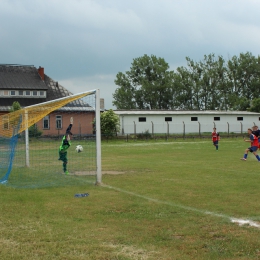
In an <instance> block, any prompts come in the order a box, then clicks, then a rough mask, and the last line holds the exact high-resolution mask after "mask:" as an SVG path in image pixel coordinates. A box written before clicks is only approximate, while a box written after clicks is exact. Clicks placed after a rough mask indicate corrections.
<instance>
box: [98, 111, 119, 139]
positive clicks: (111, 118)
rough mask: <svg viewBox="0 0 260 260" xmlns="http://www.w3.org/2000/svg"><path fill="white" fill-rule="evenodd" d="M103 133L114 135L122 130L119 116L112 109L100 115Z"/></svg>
mask: <svg viewBox="0 0 260 260" xmlns="http://www.w3.org/2000/svg"><path fill="white" fill-rule="evenodd" d="M100 125H101V134H102V135H105V136H112V135H114V134H116V133H117V132H119V131H120V129H119V127H120V122H119V117H118V116H117V115H116V114H115V112H114V111H113V110H112V109H109V110H108V111H105V112H103V113H101V115H100Z"/></svg>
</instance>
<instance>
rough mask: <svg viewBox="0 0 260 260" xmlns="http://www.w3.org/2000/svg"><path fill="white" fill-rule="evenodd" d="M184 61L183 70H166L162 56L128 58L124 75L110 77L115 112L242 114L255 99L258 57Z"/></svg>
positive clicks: (209, 57) (258, 88)
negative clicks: (232, 112) (170, 110)
mask: <svg viewBox="0 0 260 260" xmlns="http://www.w3.org/2000/svg"><path fill="white" fill-rule="evenodd" d="M186 60H187V66H186V67H178V68H177V69H176V71H170V70H169V65H168V64H167V63H166V62H165V60H164V59H162V58H157V57H156V56H153V55H152V56H151V57H149V56H147V55H144V56H143V57H140V58H137V59H134V60H133V63H132V66H131V68H130V70H129V71H127V72H126V73H125V74H124V73H122V72H119V73H118V74H117V76H116V80H115V83H116V85H117V86H119V87H118V88H117V89H116V91H115V93H114V94H113V97H114V101H113V104H114V105H115V106H116V107H117V109H164V110H167V109H182V110H248V109H249V108H250V104H252V101H253V100H254V99H256V98H258V97H259V96H260V57H259V56H258V57H254V56H253V55H252V54H251V53H249V52H247V53H241V54H240V55H239V56H233V57H231V59H229V60H228V61H227V62H226V61H225V60H224V58H223V57H222V56H218V57H216V56H215V55H214V54H209V55H205V56H204V58H203V60H201V61H199V62H196V61H193V60H192V59H190V58H189V57H187V58H186Z"/></svg>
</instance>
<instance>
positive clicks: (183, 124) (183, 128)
mask: <svg viewBox="0 0 260 260" xmlns="http://www.w3.org/2000/svg"><path fill="white" fill-rule="evenodd" d="M182 123H183V138H184V137H185V123H184V121H182Z"/></svg>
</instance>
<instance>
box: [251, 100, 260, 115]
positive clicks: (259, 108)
mask: <svg viewBox="0 0 260 260" xmlns="http://www.w3.org/2000/svg"><path fill="white" fill-rule="evenodd" d="M248 110H249V111H251V112H257V113H260V98H255V99H253V101H252V105H251V107H250V108H249V109H248Z"/></svg>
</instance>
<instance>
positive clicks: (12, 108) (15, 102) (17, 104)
mask: <svg viewBox="0 0 260 260" xmlns="http://www.w3.org/2000/svg"><path fill="white" fill-rule="evenodd" d="M20 109H21V105H20V103H19V102H18V101H14V102H13V104H12V106H11V109H10V111H9V112H14V111H17V110H20Z"/></svg>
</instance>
